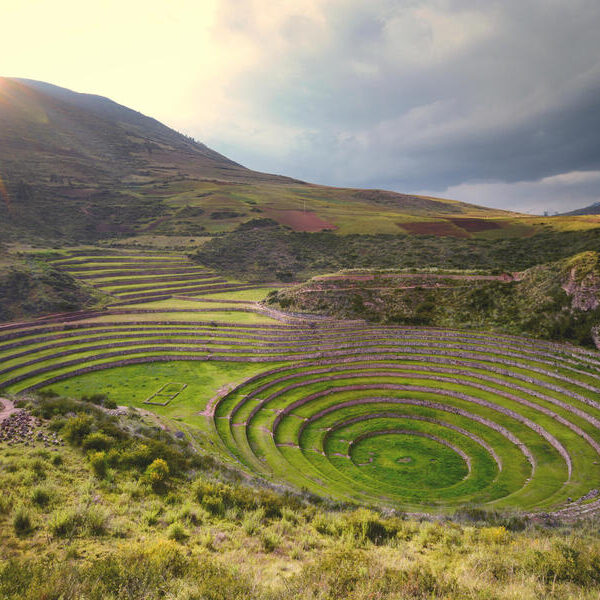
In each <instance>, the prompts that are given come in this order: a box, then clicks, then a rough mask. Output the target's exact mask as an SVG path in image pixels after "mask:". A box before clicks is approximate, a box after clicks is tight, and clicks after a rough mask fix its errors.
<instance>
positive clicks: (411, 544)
mask: <svg viewBox="0 0 600 600" xmlns="http://www.w3.org/2000/svg"><path fill="white" fill-rule="evenodd" d="M21 406H22V407H24V408H25V409H26V410H25V411H23V412H17V413H16V414H14V415H13V416H12V417H10V418H9V419H7V420H6V421H4V422H2V408H1V407H0V447H1V448H2V450H3V452H2V456H1V458H0V484H1V485H2V489H3V490H5V493H3V494H2V497H1V498H0V540H1V543H0V596H1V597H2V598H6V599H7V600H22V599H25V600H37V599H39V598H62V599H64V600H76V599H78V598H89V599H90V600H104V599H106V598H115V599H121V598H122V599H126V598H128V599H133V598H144V599H147V600H154V599H159V598H186V599H190V600H191V599H192V598H197V599H202V600H249V599H252V600H284V599H285V600H306V599H308V598H314V599H319V600H347V599H349V598H352V599H354V600H371V599H373V598H379V599H384V598H389V599H400V598H412V599H415V600H425V599H430V598H448V599H449V598H470V599H473V600H475V599H479V598H481V599H484V598H485V599H488V600H514V599H516V598H519V599H520V600H534V599H538V598H559V599H565V600H566V599H567V598H580V599H582V600H587V599H590V600H591V599H592V598H596V597H597V595H598V592H599V590H600V576H599V572H598V568H597V565H598V561H599V557H600V546H599V544H598V540H597V536H596V535H595V528H594V526H593V525H590V526H587V527H582V526H570V527H562V528H554V529H553V530H540V529H539V526H536V523H535V522H534V521H532V520H530V519H528V518H526V517H525V518H524V517H513V518H507V517H505V516H503V515H502V514H501V513H498V512H487V513H486V512H483V511H481V510H474V509H465V510H462V511H461V512H460V514H457V516H456V520H455V521H454V522H449V521H433V522H432V521H429V520H426V519H425V520H423V519H421V520H407V519H405V518H404V517H403V515H398V514H392V513H388V514H385V515H384V514H381V513H380V512H378V511H373V510H365V509H359V510H354V509H353V507H350V506H343V505H337V506H336V505H331V504H328V503H324V502H323V501H322V500H321V499H319V498H317V497H314V496H312V497H311V496H310V495H308V494H304V495H299V494H289V493H288V494H287V495H284V494H281V493H279V492H278V491H277V489H276V488H274V487H273V486H263V487H254V488H253V487H249V484H250V483H254V485H256V482H255V481H254V482H251V481H249V480H248V478H247V477H245V476H244V474H242V473H240V472H239V470H237V469H236V468H232V467H230V466H225V465H224V464H223V463H221V462H219V461H217V460H214V459H212V458H211V457H210V456H207V455H206V454H204V452H202V451H200V452H199V451H198V446H197V440H196V439H194V438H193V437H189V436H186V437H185V438H184V439H183V440H180V439H177V437H176V431H175V430H174V429H173V424H172V423H170V422H168V421H165V420H159V419H156V418H155V417H152V416H149V415H148V414H145V413H143V412H140V411H133V410H131V411H122V410H116V411H115V410H113V409H110V408H109V407H111V406H112V403H111V402H110V399H109V398H107V397H106V396H103V395H96V396H95V397H87V398H86V399H85V400H73V399H68V398H61V397H56V396H53V395H51V394H46V395H44V396H42V397H35V396H33V395H29V396H27V397H26V398H24V399H23V400H22V402H21ZM75 414H76V415H77V416H74V415H75ZM134 431H135V433H133V432H134ZM30 435H31V436H33V437H34V438H35V441H33V442H28V441H27V439H28V436H30Z"/></svg>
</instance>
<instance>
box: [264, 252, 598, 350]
mask: <svg viewBox="0 0 600 600" xmlns="http://www.w3.org/2000/svg"><path fill="white" fill-rule="evenodd" d="M599 265H600V259H599V256H598V253H597V252H584V253H581V254H578V255H576V256H573V257H570V258H568V259H563V260H561V261H557V262H553V263H549V264H545V265H537V266H534V267H531V268H529V269H527V270H525V271H523V272H520V273H502V274H496V275H494V274H490V273H489V272H476V271H475V272H473V271H472V272H468V271H454V272H453V271H443V270H437V269H433V270H422V271H414V270H413V271H412V272H411V271H404V272H401V271H393V270H389V271H379V272H377V271H350V272H347V273H339V274H337V275H329V276H322V277H315V278H314V279H311V280H309V281H307V282H306V283H304V284H302V285H299V286H296V287H292V288H288V289H285V290H280V291H279V292H273V293H272V294H271V295H270V297H269V299H268V302H269V303H271V304H275V305H278V306H280V307H281V308H284V309H287V310H291V311H303V312H307V313H316V314H327V315H330V316H336V317H338V318H345V319H357V318H361V319H367V320H368V321H371V322H380V323H402V324H409V325H425V326H441V327H469V328H477V329H487V330H489V329H493V330H499V331H506V332H510V333H526V334H533V335H535V336H537V337H542V338H550V339H555V340H570V341H573V342H576V343H578V344H584V345H588V346H592V347H593V346H594V335H595V329H596V328H597V327H598V325H600V310H599V307H600V267H599ZM532 307H535V310H534V311H532Z"/></svg>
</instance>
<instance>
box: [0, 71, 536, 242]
mask: <svg viewBox="0 0 600 600" xmlns="http://www.w3.org/2000/svg"><path fill="white" fill-rule="evenodd" d="M517 217H518V216H517V215H515V214H514V213H507V212H505V211H494V210H491V209H486V208H482V207H478V206H474V205H470V204H464V203H461V202H455V201H452V200H443V199H440V198H428V197H422V196H415V195H408V194H400V193H396V192H389V191H383V190H356V189H345V188H333V187H325V186H318V185H313V184H307V183H304V182H301V181H298V180H294V179H291V178H289V177H283V176H279V175H269V174H265V173H259V172H256V171H252V170H250V169H247V168H245V167H243V166H242V165H239V164H238V163H236V162H234V161H232V160H230V159H229V158H227V157H225V156H223V155H221V154H219V153H218V152H215V151H214V150H212V149H210V148H208V147H207V146H205V145H204V144H202V143H200V142H197V141H195V140H193V139H191V138H189V137H187V136H185V135H182V134H180V133H178V132H176V131H174V130H173V129H170V128H169V127H166V126H165V125H163V124H161V123H159V122H158V121H156V120H155V119H152V118H150V117H146V116H144V115H142V114H141V113H139V112H136V111H134V110H131V109H129V108H127V107H125V106H122V105H120V104H117V103H116V102H113V101H112V100H109V99H107V98H103V97H101V96H95V95H90V94H80V93H76V92H73V91H70V90H67V89H65V88H61V87H57V86H55V85H50V84H48V83H43V82H39V81H31V80H27V79H10V78H0V239H5V240H13V241H15V240H18V241H29V242H36V241H39V240H40V239H41V240H45V241H46V242H47V241H60V242H64V241H73V242H93V241H95V240H97V239H100V238H108V237H115V236H121V237H123V236H132V235H134V236H135V235H139V234H147V233H152V234H153V235H155V234H165V235H180V236H187V237H188V238H189V236H196V235H212V234H215V233H223V232H227V231H232V230H233V229H235V228H236V227H238V226H239V225H240V224H243V223H246V222H249V221H252V220H255V219H257V218H258V219H271V220H274V221H276V222H277V223H279V224H280V225H284V226H287V227H290V228H292V229H294V230H296V231H321V230H324V229H329V230H333V231H336V232H337V233H341V234H347V233H375V234H376V233H388V234H389V233H391V234H395V233H399V234H402V233H417V234H428V235H438V236H453V237H473V236H482V235H483V236H485V235H487V236H489V237H498V236H499V235H500V236H503V235H505V234H507V235H529V234H530V233H531V232H532V229H531V227H530V226H521V225H520V224H519V226H518V228H517V230H514V227H513V225H514V223H513V220H514V218H517ZM496 218H498V219H499V221H497V222H496V221H494V219H496ZM483 220H485V222H483ZM494 230H496V231H494ZM511 232H512V233H511Z"/></svg>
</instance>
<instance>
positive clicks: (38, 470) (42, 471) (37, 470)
mask: <svg viewBox="0 0 600 600" xmlns="http://www.w3.org/2000/svg"><path fill="white" fill-rule="evenodd" d="M31 470H32V471H33V474H34V475H35V477H36V479H46V463H45V462H44V461H43V460H42V459H40V458H38V459H36V460H34V461H33V462H32V463H31Z"/></svg>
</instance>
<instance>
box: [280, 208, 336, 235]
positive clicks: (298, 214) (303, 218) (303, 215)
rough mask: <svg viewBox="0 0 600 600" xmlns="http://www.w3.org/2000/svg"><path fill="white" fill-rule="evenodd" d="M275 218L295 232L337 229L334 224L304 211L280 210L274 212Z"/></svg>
mask: <svg viewBox="0 0 600 600" xmlns="http://www.w3.org/2000/svg"><path fill="white" fill-rule="evenodd" d="M272 216H273V218H274V219H275V220H276V221H278V222H279V223H281V225H287V226H288V227H291V228H292V229H293V230H294V231H309V232H312V231H322V230H323V229H337V227H336V226H335V225H334V224H333V223H329V222H328V221H324V220H323V219H321V218H320V217H318V216H317V215H316V214H315V213H314V212H310V211H306V212H304V211H302V210H278V211H273V212H272Z"/></svg>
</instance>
